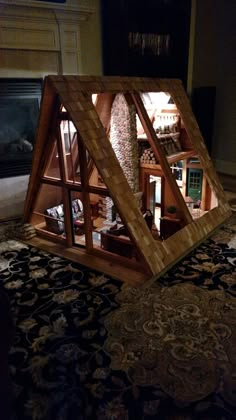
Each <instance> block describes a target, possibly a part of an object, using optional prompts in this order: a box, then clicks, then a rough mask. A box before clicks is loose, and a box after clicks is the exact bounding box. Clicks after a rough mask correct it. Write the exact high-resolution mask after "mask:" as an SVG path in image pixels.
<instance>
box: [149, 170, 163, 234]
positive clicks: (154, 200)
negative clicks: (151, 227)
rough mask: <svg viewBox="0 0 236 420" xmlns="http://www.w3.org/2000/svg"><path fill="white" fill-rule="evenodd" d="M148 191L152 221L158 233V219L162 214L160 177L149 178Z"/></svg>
mask: <svg viewBox="0 0 236 420" xmlns="http://www.w3.org/2000/svg"><path fill="white" fill-rule="evenodd" d="M149 191H150V195H149V197H150V199H149V201H150V204H149V206H150V207H149V208H150V210H151V212H152V214H153V217H154V220H153V222H154V223H155V225H156V227H157V229H158V231H160V217H161V215H162V214H161V213H162V177H161V176H154V175H150V176H149Z"/></svg>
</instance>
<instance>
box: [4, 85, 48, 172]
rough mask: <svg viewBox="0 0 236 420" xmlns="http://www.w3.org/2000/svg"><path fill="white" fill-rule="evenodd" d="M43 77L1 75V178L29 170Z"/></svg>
mask: <svg viewBox="0 0 236 420" xmlns="http://www.w3.org/2000/svg"><path fill="white" fill-rule="evenodd" d="M41 91H42V79H21V78H19V79H15V78H1V79H0V178H8V177H13V176H19V175H26V174H29V173H30V168H31V161H32V152H33V148H34V138H35V131H36V128H37V123H38V115H39V107H40V99H41Z"/></svg>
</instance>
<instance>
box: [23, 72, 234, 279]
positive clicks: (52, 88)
mask: <svg viewBox="0 0 236 420" xmlns="http://www.w3.org/2000/svg"><path fill="white" fill-rule="evenodd" d="M142 92H168V93H169V94H170V95H171V97H172V99H173V100H174V102H175V104H176V106H177V108H178V110H179V113H180V115H181V118H182V120H183V123H184V126H185V129H186V131H187V134H188V136H189V138H191V142H192V144H193V146H194V149H195V151H196V152H197V154H198V157H199V160H200V162H201V166H202V168H203V169H204V173H205V176H206V178H207V181H208V183H209V185H210V187H211V189H212V191H213V192H214V194H215V196H216V198H217V200H218V206H217V207H215V208H213V209H212V210H210V211H208V212H207V213H206V214H204V216H202V217H201V218H199V219H196V220H193V219H192V217H191V215H190V213H189V211H188V209H187V207H186V204H185V202H184V199H183V197H182V194H181V193H180V191H179V189H178V186H177V184H176V182H175V179H174V178H173V176H172V173H171V170H170V166H169V163H168V160H167V158H166V156H165V154H164V153H163V151H162V149H161V147H160V146H159V144H158V140H157V137H156V134H155V131H154V129H153V126H152V123H151V121H150V119H149V117H148V114H147V112H146V110H145V108H144V106H143V103H142V100H141V98H140V96H139V93H142ZM99 93H104V94H109V95H108V100H110V98H111V95H115V94H116V93H123V94H124V95H126V96H127V95H128V97H129V100H131V101H132V102H133V103H134V104H135V106H136V109H137V113H138V115H139V118H140V120H141V122H142V125H143V127H144V130H145V132H146V135H147V137H148V139H149V142H150V144H151V145H152V147H153V150H154V152H155V153H156V155H157V157H158V160H159V163H160V165H161V167H162V170H163V173H164V175H165V177H166V179H167V180H168V182H169V185H170V187H171V189H172V192H173V194H174V195H175V198H176V202H177V203H178V208H179V209H180V211H181V216H182V219H183V221H184V227H183V228H182V229H181V230H179V231H178V232H176V233H175V234H174V235H173V236H171V237H170V238H168V239H166V240H165V241H163V242H161V241H155V240H154V239H153V237H152V235H151V233H150V231H149V229H148V228H147V225H146V223H145V221H144V219H143V217H142V214H141V212H140V210H139V208H138V206H137V203H136V201H135V200H134V197H133V194H132V192H131V189H130V187H129V185H128V182H127V180H126V178H125V176H124V174H123V171H122V169H121V167H120V165H119V162H118V160H117V158H116V155H115V153H114V151H113V149H112V146H111V144H110V142H109V140H108V138H107V135H106V130H105V128H104V126H105V127H108V125H109V115H108V114H109V106H108V108H107V109H105V110H104V109H103V106H102V104H99V105H98V107H97V110H96V109H95V107H94V105H93V103H92V101H91V95H92V94H99ZM60 104H63V106H65V108H66V110H67V112H68V113H69V116H70V118H71V120H72V121H73V123H74V125H75V127H76V129H77V131H78V133H79V136H80V138H81V141H82V143H83V145H84V147H85V148H86V149H87V150H88V152H89V154H90V156H91V157H92V159H93V161H94V162H95V164H96V167H97V169H98V170H99V172H100V174H101V175H102V178H103V180H104V183H105V184H106V186H107V188H108V190H109V193H110V195H111V197H112V199H113V201H114V203H115V205H116V207H117V209H118V211H119V213H120V215H121V216H122V219H123V221H124V222H125V224H126V226H127V228H128V231H129V234H130V237H131V238H132V240H133V242H134V243H135V245H136V247H137V248H138V250H139V253H140V254H141V256H142V260H143V261H144V266H145V267H144V268H145V269H144V274H143V276H141V281H140V282H143V281H145V280H148V279H149V278H151V277H158V276H159V275H160V274H162V273H163V272H164V271H166V270H167V269H168V268H169V267H170V266H172V265H173V264H174V263H175V262H176V261H178V260H179V259H180V258H181V257H182V256H184V255H185V254H186V253H188V252H189V250H191V249H192V248H193V247H195V246H196V245H197V244H199V243H200V242H201V241H202V240H204V239H205V238H206V237H207V236H208V235H209V234H210V233H211V232H212V231H213V230H214V229H215V228H216V227H217V226H218V225H220V224H221V223H223V222H224V221H225V220H226V219H227V218H228V217H229V216H230V214H231V210H230V207H229V205H228V203H227V201H226V199H225V194H224V191H223V188H222V186H221V184H220V182H219V179H218V176H217V174H216V172H215V170H214V167H213V164H212V162H211V159H210V157H209V155H208V152H207V149H206V147H205V144H204V141H203V138H202V136H201V133H200V130H199V127H198V125H197V122H196V120H195V117H194V115H193V113H192V110H191V106H190V104H189V101H188V98H187V95H186V93H185V91H184V88H183V86H182V84H181V82H180V81H179V80H170V79H169V80H168V79H146V78H128V77H98V76H91V77H90V76H48V77H46V78H45V82H44V90H43V97H42V101H41V112H40V118H39V124H38V130H37V138H36V143H35V148H34V156H33V163H32V172H31V176H30V182H29V187H28V192H27V197H26V203H25V212H24V221H25V222H26V221H29V220H30V216H31V213H32V210H33V206H34V202H35V198H36V192H37V190H38V187H39V184H40V181H41V176H42V168H43V166H45V159H46V158H47V156H48V153H49V150H50V147H51V144H50V138H51V139H52V136H53V133H51V130H52V127H53V124H52V121H53V118H54V119H55V111H56V110H57V109H58V107H59V106H60ZM98 112H99V115H98ZM99 117H100V118H99ZM101 121H102V122H103V124H102V122H101ZM104 122H105V123H104ZM59 152H60V151H59ZM68 211H69V210H68ZM177 244H178V245H177ZM71 245H72V244H71V241H70V240H69V241H68V242H67V246H68V247H71ZM176 245H177V246H176ZM86 252H87V253H90V252H91V253H92V252H93V250H92V249H89V247H87V250H86ZM78 260H81V259H80V258H79V257H78ZM83 262H84V261H83ZM121 264H122V262H121ZM118 266H119V264H118V265H117V264H115V265H114V272H113V271H112V269H110V268H109V270H106V266H104V271H107V272H108V273H109V274H111V275H114V277H118V278H122V279H123V280H126V279H124V275H123V274H121V275H119V274H118V273H117V267H118ZM99 268H100V266H99ZM139 270H140V268H138V269H136V270H135V269H133V271H132V270H131V277H132V276H133V278H135V275H136V274H137V272H138V271H139ZM134 282H135V281H134Z"/></svg>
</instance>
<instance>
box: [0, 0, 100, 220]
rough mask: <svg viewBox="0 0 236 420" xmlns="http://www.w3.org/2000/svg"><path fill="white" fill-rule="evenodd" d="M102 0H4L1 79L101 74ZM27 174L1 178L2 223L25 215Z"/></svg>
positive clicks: (0, 32) (0, 25)
mask: <svg viewBox="0 0 236 420" xmlns="http://www.w3.org/2000/svg"><path fill="white" fill-rule="evenodd" d="M101 57H102V54H101V29H100V10H99V0H66V2H65V3H55V2H50V1H48V2H44V1H37V0H0V78H32V79H33V78H38V79H39V78H40V79H43V78H44V76H46V75H48V74H94V75H96V74H101V69H102V63H101ZM28 177H29V175H22V176H16V177H9V176H8V175H7V171H6V177H5V178H1V182H0V196H1V199H0V222H1V220H6V219H8V218H12V217H16V216H20V215H21V214H22V213H23V207H24V199H25V193H26V189H27V185H28Z"/></svg>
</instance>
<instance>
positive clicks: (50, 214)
mask: <svg viewBox="0 0 236 420" xmlns="http://www.w3.org/2000/svg"><path fill="white" fill-rule="evenodd" d="M71 209H72V218H73V221H76V220H78V219H79V218H82V217H83V204H82V202H81V200H80V199H78V198H76V199H75V200H73V201H72V203H71ZM44 214H45V221H46V226H47V230H49V231H50V232H52V233H55V234H57V235H61V234H62V233H64V230H65V225H64V209H63V204H59V205H57V206H54V207H51V208H49V209H46V210H45V211H44Z"/></svg>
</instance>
